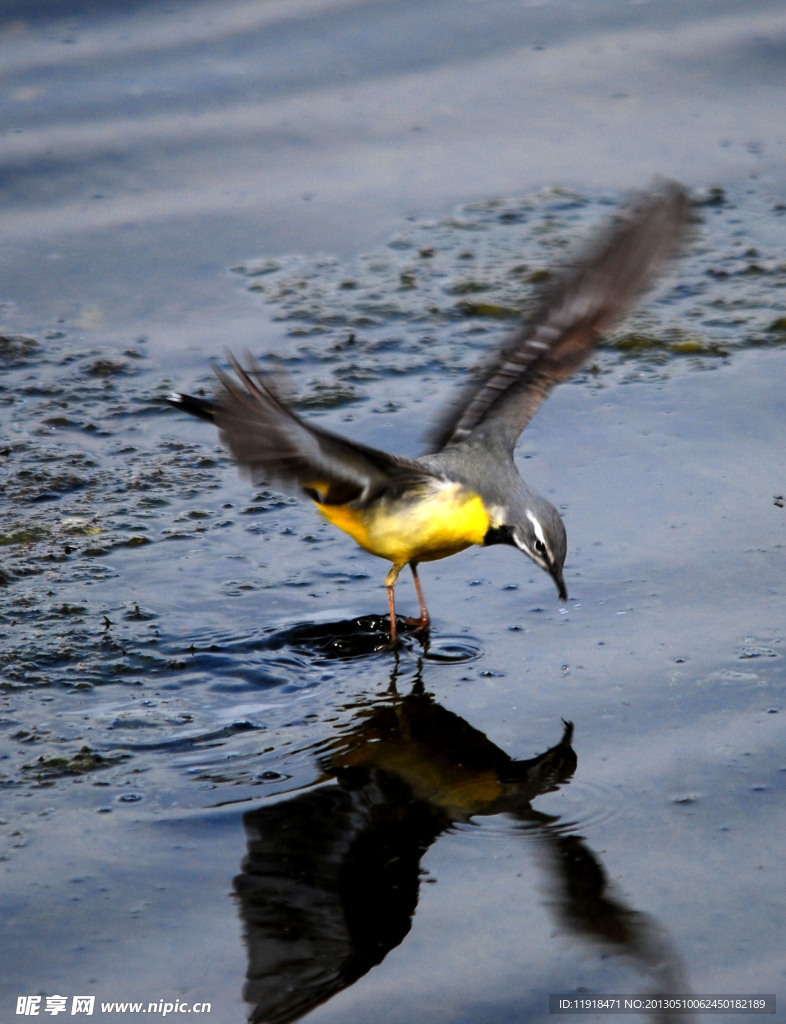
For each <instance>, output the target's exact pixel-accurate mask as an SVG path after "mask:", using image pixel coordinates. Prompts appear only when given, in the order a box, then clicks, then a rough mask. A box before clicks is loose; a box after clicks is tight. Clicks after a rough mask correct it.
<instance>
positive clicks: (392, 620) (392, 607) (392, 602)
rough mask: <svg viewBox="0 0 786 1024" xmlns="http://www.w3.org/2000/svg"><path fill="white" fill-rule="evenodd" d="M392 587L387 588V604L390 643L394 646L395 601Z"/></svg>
mask: <svg viewBox="0 0 786 1024" xmlns="http://www.w3.org/2000/svg"><path fill="white" fill-rule="evenodd" d="M393 591H394V587H392V586H388V603H389V605H390V642H391V644H392V645H393V646H394V647H395V646H396V599H395V597H394V596H393Z"/></svg>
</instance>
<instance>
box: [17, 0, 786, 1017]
mask: <svg viewBox="0 0 786 1024" xmlns="http://www.w3.org/2000/svg"><path fill="white" fill-rule="evenodd" d="M785 73H786V5H784V4H783V3H781V2H772V0H768V2H752V3H747V4H746V5H745V9H744V10H742V8H741V7H740V5H739V4H734V3H724V2H720V0H717V2H716V0H711V2H706V0H704V2H701V3H698V2H687V3H681V4H679V5H676V4H673V3H666V2H665V0H651V2H644V3H641V2H636V3H627V2H621V0H613V2H612V0H609V2H603V0H601V2H595V3H592V4H589V3H587V2H586V0H575V2H569V0H563V2H556V0H552V2H549V0H542V2H532V3H522V2H520V0H519V2H495V0H491V2H487V3H477V2H471V0H459V2H456V0H454V2H453V3H451V4H447V3H443V2H438V0H434V2H432V0H426V2H423V0H420V2H418V3H409V2H396V3H393V2H365V0H356V2H352V0H346V2H342V0H287V2H284V0H266V2H259V0H254V2H252V0H249V2H240V0H238V2H231V3H221V4H220V3H217V2H205V3H181V2H178V0H173V2H171V3H168V4H166V5H160V4H151V3H144V2H139V3H112V4H108V3H101V2H97V0H95V2H90V0H85V2H83V3H78V2H72V3H67V4H63V3H57V4H55V3H47V2H44V0H41V2H36V0H27V2H21V0H20V2H14V0H6V2H5V3H4V4H3V6H2V9H0V90H2V98H3V103H2V104H1V105H0V120H1V121H2V161H1V162H0V168H1V173H2V178H1V179H0V181H1V183H2V200H1V201H2V219H1V220H0V367H2V373H1V374H0V423H1V424H2V436H0V487H1V488H2V493H1V494H0V553H1V554H2V560H1V561H0V631H1V635H2V642H1V643H0V694H1V699H2V711H1V712H0V785H1V786H2V794H3V800H2V807H1V809H0V877H1V878H2V906H3V920H4V932H5V941H4V942H3V946H2V952H0V956H2V983H1V984H2V992H0V1005H2V1007H3V1010H2V1016H3V1019H9V1020H10V1019H16V1018H15V1017H14V1014H15V1012H16V1010H17V1008H18V1005H17V1000H18V998H19V997H23V996H35V995H40V996H41V998H42V1002H41V1004H40V1008H41V1013H42V1014H43V1015H44V1016H45V1015H46V1014H45V1007H46V1002H45V1000H46V998H47V997H51V996H53V995H55V994H59V995H63V996H66V997H67V998H68V1009H69V1011H70V1009H71V1005H72V1004H71V999H72V997H73V996H76V995H94V996H95V997H96V1004H95V1009H94V1013H93V1018H94V1019H96V1020H98V1021H107V1022H108V1021H111V1020H118V1019H135V1017H134V1014H135V1013H136V1011H133V1010H130V1009H128V1008H126V1010H125V1011H123V1012H121V1011H119V1010H118V1009H117V1007H115V1009H114V1010H112V1009H110V1008H106V1009H102V1007H101V1004H102V1003H106V1004H109V1003H112V1002H121V1001H132V1002H140V1003H142V1004H143V1005H144V1006H145V1007H146V1006H147V1004H148V1003H149V1002H150V1003H153V1002H155V1003H157V1004H158V1003H159V1001H161V1000H163V1001H167V1000H168V1001H171V1002H175V1001H176V1000H180V1001H181V1004H188V1006H189V1007H192V1006H193V1004H195V1003H203V1002H205V1003H210V1004H211V1011H210V1014H209V1015H208V1014H201V1015H199V1019H203V1020H211V1021H214V1022H216V1024H232V1022H235V1021H242V1020H244V1019H246V1018H247V1017H248V1016H249V1015H250V1016H251V1017H252V1018H253V1019H256V1020H260V1021H285V1020H295V1019H298V1018H299V1017H302V1016H303V1015H304V1014H309V1018H308V1019H309V1020H313V1021H315V1022H316V1021H323V1022H327V1021H334V1020H335V1021H338V1020H341V1021H344V1020H346V1019H347V1018H348V1017H352V1018H353V1019H358V1020H367V1019H370V1018H371V1017H372V1015H373V1018H374V1019H375V1020H379V1021H380V1022H388V1021H389V1022H391V1024H392V1022H403V1021H407V1022H411V1021H418V1022H431V1021H434V1022H437V1021H445V1022H448V1021H450V1022H459V1021H466V1022H471V1024H480V1022H486V1021H494V1022H495V1024H503V1022H523V1021H541V1020H543V1021H545V1020H547V1019H549V1009H548V995H549V993H557V992H561V993H562V992H564V993H572V994H591V993H613V992H636V993H643V992H659V993H668V992H682V993H687V992H693V993H719V994H721V993H749V994H755V993H776V994H780V993H781V992H782V991H783V985H782V983H783V980H784V971H785V970H786V968H785V967H784V964H786V937H785V936H784V927H783V917H784V902H786V887H785V886H784V880H783V872H782V867H781V863H780V861H781V857H780V845H781V844H780V841H779V839H778V837H779V836H780V835H782V834H783V826H784V800H783V797H784V791H785V790H786V760H785V759H784V753H783V751H784V725H783V723H784V713H783V687H784V682H785V679H784V675H785V673H784V624H783V607H784V601H783V598H784V583H783V567H784V516H786V511H785V510H784V505H786V499H785V497H784V495H786V458H785V457H784V445H783V428H784V423H785V421H786V402H785V401H784V387H783V380H784V358H785V356H784V348H783V345H784V340H785V339H786V310H785V309H784V297H785V296H786V255H785V253H786V175H785V174H784V159H783V158H784V152H783V151H784V135H783V119H782V100H783V87H784V75H785ZM655 173H660V174H665V175H668V176H673V177H675V178H677V179H679V180H681V181H683V182H684V183H685V184H686V185H687V186H688V187H689V188H690V189H691V190H693V192H694V195H695V197H696V201H697V204H698V210H699V212H700V214H701V217H702V221H703V224H702V227H701V229H700V230H699V232H698V234H697V236H696V238H695V240H694V242H693V244H692V247H691V249H690V251H689V252H688V253H687V254H686V256H685V257H684V259H683V260H682V261H681V262H680V263H679V265H678V266H676V267H675V268H674V270H673V272H672V273H670V275H668V277H667V279H666V280H665V281H664V283H663V286H662V287H661V288H660V289H659V291H658V292H657V294H656V295H655V296H654V297H652V298H651V299H650V300H649V301H648V302H647V303H646V304H645V305H643V306H642V308H641V309H640V310H638V311H637V312H636V313H635V314H633V315H632V316H631V317H630V318H628V320H626V322H625V323H624V324H622V325H620V327H619V329H618V330H617V331H615V332H614V334H613V335H611V336H610V337H609V338H608V339H607V341H606V344H605V345H604V347H603V349H602V350H601V352H600V353H599V355H598V357H597V359H596V360H594V361H593V363H592V365H590V366H589V367H587V368H586V369H585V370H584V371H583V372H582V373H581V374H579V375H578V377H577V378H576V380H575V381H574V382H571V383H570V384H568V385H566V386H564V387H562V388H560V389H558V391H557V392H556V393H555V394H554V395H553V396H552V398H551V399H550V400H549V402H548V403H547V405H546V406H545V407H544V408H543V410H542V411H541V412H540V413H539V414H538V416H537V418H536V419H535V421H534V422H533V423H532V424H531V426H530V427H529V428H528V430H527V431H526V433H525V435H524V438H523V439H522V442H521V444H520V446H519V458H520V460H525V462H526V465H525V467H524V468H525V470H526V475H527V476H528V478H530V479H532V481H533V482H534V483H535V484H536V485H537V486H538V487H539V488H540V489H541V490H543V491H544V492H545V493H546V494H548V495H549V496H550V497H551V498H552V500H554V501H555V502H556V503H557V504H558V505H559V506H560V507H561V508H562V509H563V511H564V515H565V519H566V524H567V528H568V536H569V542H570V552H569V556H568V562H567V565H566V579H567V582H568V588H569V591H570V593H571V601H570V602H569V604H568V605H567V607H565V608H561V607H560V605H559V604H558V603H557V602H556V600H555V597H554V594H553V588H551V587H550V586H549V585H548V581H547V580H546V579H545V577H543V576H542V573H540V572H539V571H538V570H536V569H535V567H534V566H531V565H530V563H528V562H526V560H525V559H521V558H519V559H513V558H508V557H505V553H504V552H501V551H500V550H494V549H491V550H488V551H480V550H477V551H470V552H466V553H464V554H462V555H460V556H457V557H456V558H453V559H449V560H448V561H446V562H438V563H432V564H430V565H428V566H425V567H424V570H423V573H422V576H423V583H424V588H425V590H426V594H427V596H428V598H429V605H430V608H431V611H432V613H433V615H434V619H435V622H434V627H433V629H432V633H431V638H430V643H429V644H428V645H426V646H425V647H424V646H423V645H421V644H420V643H419V642H418V640H417V639H416V638H414V637H409V638H408V639H407V641H406V644H405V646H404V649H403V650H402V651H401V652H400V655H399V657H398V658H394V657H393V656H392V655H391V654H390V653H389V652H385V651H375V650H374V648H375V647H376V646H377V639H378V637H379V636H382V635H383V633H384V630H385V621H384V619H383V613H384V612H385V609H386V599H385V593H384V589H383V586H382V584H383V579H384V573H385V572H386V567H385V566H384V565H383V563H381V562H378V561H376V560H375V559H373V558H371V556H368V555H366V554H364V553H363V552H362V551H360V550H358V549H357V548H355V546H354V545H353V544H352V542H351V541H350V540H349V539H348V538H346V537H344V536H343V535H339V534H337V533H336V532H335V531H334V530H332V528H330V527H329V526H327V524H323V523H321V522H320V521H319V520H318V519H317V517H316V515H315V513H314V512H313V510H312V509H310V508H308V507H307V506H305V505H304V504H302V503H299V502H297V501H295V500H294V499H292V498H290V497H287V496H284V495H281V494H279V493H277V492H274V491H270V490H265V489H261V488H256V489H255V488H254V487H253V486H252V485H251V484H250V483H249V482H248V481H246V480H244V479H242V478H240V477H239V476H238V474H237V473H236V471H235V469H234V467H233V465H232V464H231V462H230V461H229V459H228V458H227V456H226V454H225V453H224V452H223V450H222V449H221V448H220V446H219V445H218V442H217V439H216V437H215V435H214V433H213V432H212V430H211V429H209V428H208V426H207V425H205V424H201V423H198V422H191V421H189V420H187V419H186V418H185V417H183V416H180V415H178V414H177V413H176V412H174V411H173V410H172V409H170V408H168V407H167V406H166V405H165V403H164V401H163V398H164V396H165V395H166V393H167V392H168V391H169V390H171V389H172V388H182V389H183V390H192V391H193V390H196V391H200V390H204V391H209V389H210V387H211V386H212V384H211V380H212V376H213V375H212V372H211V370H210V361H211V360H214V359H215V360H221V359H222V358H223V354H224V350H225V349H226V348H227V347H229V348H231V349H233V350H234V351H237V352H242V351H243V350H244V349H248V350H250V351H251V352H252V353H254V354H255V355H256V356H258V357H264V356H266V355H268V354H273V355H275V356H276V357H277V358H278V359H279V360H280V361H282V362H283V363H284V365H285V366H286V367H287V369H288V371H289V373H290V374H291V376H292V380H293V385H294V387H295V389H296V391H297V393H298V395H299V397H300V403H301V407H302V409H303V411H304V412H305V413H306V414H307V415H311V416H315V417H318V418H319V420H320V422H322V423H324V424H326V425H329V426H331V427H333V428H335V429H339V430H342V431H344V432H346V433H349V434H351V435H352V436H354V437H356V438H359V439H361V440H364V441H367V442H368V443H371V444H373V445H378V446H382V447H389V448H392V449H395V450H397V451H400V452H402V453H405V454H415V453H417V452H419V451H421V450H422V448H421V447H420V445H421V438H422V436H423V435H424V433H425V432H426V429H427V428H428V426H429V424H430V423H431V421H432V418H433V416H434V414H435V411H436V410H437V409H438V407H439V404H440V403H441V402H443V401H446V400H449V399H450V397H451V394H453V393H454V389H456V388H457V387H458V386H459V385H460V383H461V380H462V374H463V372H464V370H465V368H466V367H469V366H472V365H474V364H475V362H477V360H478V359H479V358H481V357H482V355H483V353H485V352H487V351H488V349H489V347H490V346H492V345H494V344H495V343H496V342H497V340H498V339H499V338H500V337H501V336H503V334H504V332H505V331H506V330H507V329H509V325H510V324H511V323H512V322H513V318H514V317H516V316H519V315H520V314H522V313H526V312H527V310H528V309H530V308H531V305H532V302H533V300H534V297H535V296H536V294H537V287H538V284H539V283H540V282H541V281H543V280H544V279H546V278H547V276H548V273H549V268H551V267H553V266H554V265H558V264H559V263H560V262H562V261H564V260H565V259H566V258H567V257H568V255H569V253H570V252H571V251H574V250H575V247H576V246H577V245H579V246H580V244H581V241H582V240H583V239H585V238H587V237H588V236H589V235H590V234H591V233H592V230H593V227H594V226H595V225H597V224H598V223H599V222H600V221H601V220H602V219H603V218H604V217H606V216H608V215H609V213H610V211H612V210H613V209H614V207H615V206H616V205H617V204H618V203H619V202H620V201H621V199H622V198H623V196H624V195H625V193H626V191H627V190H628V189H629V188H631V187H643V186H646V184H647V182H648V181H649V180H650V179H651V177H652V175H653V174H655ZM400 601H401V604H402V610H403V611H404V612H405V613H406V612H407V611H408V610H409V607H411V608H412V610H413V611H414V608H415V597H414V593H413V592H412V591H411V590H410V589H409V586H408V583H406V582H405V583H403V584H402V586H401V588H400ZM359 637H365V638H367V639H366V642H365V644H364V643H361V642H360V640H359V639H358V638H359ZM563 720H564V721H568V722H570V723H572V728H570V727H567V726H565V725H563ZM50 1008H51V1007H50ZM195 1016H196V1014H195ZM778 1016H780V1012H779V1014H778ZM589 1019H593V1020H600V1019H603V1018H601V1017H600V1016H596V1015H590V1018H589ZM669 1019H675V1018H673V1017H670V1018H669ZM690 1019H692V1020H693V1019H700V1018H697V1017H695V1016H694V1017H691V1018H690ZM737 1019H740V1018H737ZM743 1019H744V1018H743Z"/></svg>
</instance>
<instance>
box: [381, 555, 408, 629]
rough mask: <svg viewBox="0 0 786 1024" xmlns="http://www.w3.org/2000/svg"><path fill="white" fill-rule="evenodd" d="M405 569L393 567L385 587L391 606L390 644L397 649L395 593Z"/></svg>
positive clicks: (401, 566)
mask: <svg viewBox="0 0 786 1024" xmlns="http://www.w3.org/2000/svg"><path fill="white" fill-rule="evenodd" d="M403 568H404V566H403V565H392V566H391V567H390V572H389V573H388V574H387V576H386V577H385V586H386V587H387V588H388V604H389V605H390V642H391V644H392V645H393V646H394V647H395V646H396V642H397V636H396V598H395V595H394V591H395V588H396V580H397V579H398V574H399V573H400V572H401V570H402V569H403Z"/></svg>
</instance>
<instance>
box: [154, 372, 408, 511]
mask: <svg viewBox="0 0 786 1024" xmlns="http://www.w3.org/2000/svg"><path fill="white" fill-rule="evenodd" d="M229 360H230V362H231V363H232V367H233V369H234V371H235V374H236V377H232V376H230V375H229V374H228V373H225V372H224V371H223V370H220V369H219V368H218V367H216V368H215V372H216V375H217V376H218V378H219V380H220V381H221V387H220V389H219V391H218V393H217V395H216V397H215V398H214V400H213V401H203V400H201V399H198V398H191V397H190V396H189V395H172V396H171V397H170V402H171V403H172V404H173V405H176V406H177V407H178V408H181V409H183V410H184V411H186V412H190V413H192V415H195V416H200V417H201V418H203V419H210V420H212V421H213V422H214V423H215V424H216V426H217V427H218V430H219V436H220V438H221V441H222V443H223V444H225V445H226V446H227V448H229V450H230V452H231V453H232V455H233V457H234V459H235V461H236V462H237V463H238V464H239V465H240V466H242V467H243V468H244V469H245V470H246V471H247V472H248V473H250V475H251V477H252V478H253V479H254V480H258V481H260V482H267V481H276V482H278V483H280V484H283V485H284V486H286V487H289V488H293V487H294V488H298V489H302V490H305V491H306V493H308V494H309V496H310V497H313V498H314V499H315V500H318V501H320V502H322V503H326V504H344V503H346V502H348V501H361V502H363V501H367V500H369V499H371V498H373V497H375V496H376V495H378V494H380V493H383V492H385V491H393V492H395V491H397V490H398V489H399V488H403V487H407V486H411V485H413V484H415V483H421V482H423V480H424V479H425V478H426V476H427V471H426V470H424V469H423V468H422V467H420V466H418V464H417V463H415V462H414V461H413V460H410V459H404V458H401V457H399V456H395V455H389V454H388V453H387V452H383V451H379V450H378V449H376V448H369V447H367V446H366V445H362V444H357V443H356V442H354V441H350V440H348V439H347V438H344V437H341V436H339V435H338V434H333V433H331V432H330V431H328V430H324V429H322V428H320V427H315V426H314V425H313V424H310V423H307V422H306V421H305V420H303V419H301V417H300V416H298V415H297V413H295V412H294V411H293V410H292V409H290V408H289V406H287V405H286V404H285V403H284V402H283V401H282V400H281V399H280V398H279V396H278V393H277V391H276V389H275V387H274V384H273V381H272V379H271V378H270V377H267V376H266V375H265V374H264V373H263V372H262V370H261V369H260V368H259V367H258V366H254V365H253V364H252V365H251V366H250V367H249V369H247V370H246V369H243V367H242V366H241V365H240V363H238V361H237V360H236V359H235V358H234V356H232V355H231V354H230V355H229ZM249 362H250V360H249Z"/></svg>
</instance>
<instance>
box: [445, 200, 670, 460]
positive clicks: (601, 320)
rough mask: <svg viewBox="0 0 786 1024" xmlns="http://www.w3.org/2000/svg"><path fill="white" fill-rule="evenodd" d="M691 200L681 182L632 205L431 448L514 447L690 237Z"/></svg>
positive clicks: (451, 416)
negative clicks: (484, 435) (470, 443)
mask: <svg viewBox="0 0 786 1024" xmlns="http://www.w3.org/2000/svg"><path fill="white" fill-rule="evenodd" d="M689 207H690V203H689V199H688V196H687V194H686V192H685V190H684V189H683V188H682V186H680V185H678V184H677V183H676V182H663V183H657V187H656V189H654V190H653V191H652V192H651V193H649V194H646V195H644V196H642V197H640V198H639V199H638V201H636V202H634V203H633V204H632V205H631V206H630V207H629V209H628V210H627V211H626V212H625V213H624V214H623V216H622V218H621V219H620V220H619V221H616V222H615V223H614V224H613V225H612V226H611V229H610V230H608V231H607V234H606V236H605V238H603V239H602V241H601V242H600V244H596V245H595V246H594V247H593V248H592V249H591V251H590V252H589V253H587V254H586V255H585V257H584V259H582V260H580V261H579V262H578V263H577V264H576V265H575V266H574V267H573V268H572V269H571V270H570V271H569V272H567V273H566V274H564V275H563V276H562V278H561V279H560V280H558V282H557V284H556V287H555V288H554V289H553V290H552V293H551V296H550V297H549V298H547V300H546V302H545V303H544V305H543V307H542V308H541V310H540V313H539V315H537V316H536V317H534V318H533V320H532V322H531V326H530V325H527V326H525V327H523V328H522V329H520V330H519V331H518V332H516V333H515V334H514V335H513V337H512V338H510V340H509V341H508V342H507V343H506V344H505V345H503V346H502V348H501V349H500V350H499V352H498V353H497V356H496V358H495V359H494V361H493V362H492V364H491V365H490V366H489V367H488V368H487V369H486V372H485V374H484V375H483V377H482V379H481V380H480V382H479V383H476V384H475V385H473V386H472V387H471V388H470V390H469V392H468V393H466V394H465V396H464V400H463V402H462V403H461V404H460V405H459V406H457V407H455V408H454V409H453V410H452V411H451V412H450V413H448V415H447V416H446V417H445V419H444V420H443V422H442V423H441V424H440V425H439V426H438V428H437V430H436V431H435V432H434V433H433V435H432V437H431V438H430V440H431V443H432V450H434V451H438V450H440V449H441V448H443V447H445V446H446V445H449V444H456V443H458V442H460V441H462V440H464V439H465V438H466V437H468V436H469V435H470V434H471V433H473V432H477V433H478V434H480V433H481V432H483V431H484V430H485V429H486V428H488V429H489V430H490V431H493V432H494V434H495V437H496V438H497V439H499V440H501V441H502V442H503V443H505V444H507V446H508V447H510V448H511V449H512V448H513V446H514V445H515V443H516V440H517V439H518V436H519V434H520V433H521V431H522V430H523V429H524V427H525V426H526V425H527V423H529V421H530V419H532V417H533V416H534V414H535V413H536V411H537V410H538V408H539V407H540V406H541V404H542V403H543V402H544V400H545V399H546V397H547V396H548V394H549V392H550V391H551V389H552V388H553V387H554V386H555V385H556V384H557V383H559V382H560V381H562V380H565V379H567V378H568V377H570V376H571V375H572V374H573V373H574V372H575V371H576V370H577V369H578V368H579V366H581V364H582V363H583V362H584V361H585V360H586V359H587V358H588V357H589V356H590V355H591V354H592V352H593V351H594V350H595V348H596V346H597V344H598V341H599V339H600V336H601V335H602V333H603V332H604V331H606V330H608V329H609V327H610V326H611V325H612V324H613V322H614V321H615V320H616V319H617V318H618V317H620V316H621V315H622V314H623V313H624V312H625V310H626V309H627V307H628V306H629V305H630V304H631V303H632V302H633V301H634V300H635V299H636V298H637V296H638V295H639V294H640V293H641V292H642V291H644V289H646V287H647V286H648V285H649V284H650V283H651V282H652V281H653V279H654V277H655V275H656V274H657V272H658V271H659V270H660V269H661V268H662V266H663V264H664V263H665V261H666V260H667V258H668V257H669V256H670V255H672V254H673V253H674V251H675V250H676V249H677V247H678V244H679V242H680V241H681V240H683V238H684V236H685V235H686V233H687V226H688V223H689V221H690V217H689Z"/></svg>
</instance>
